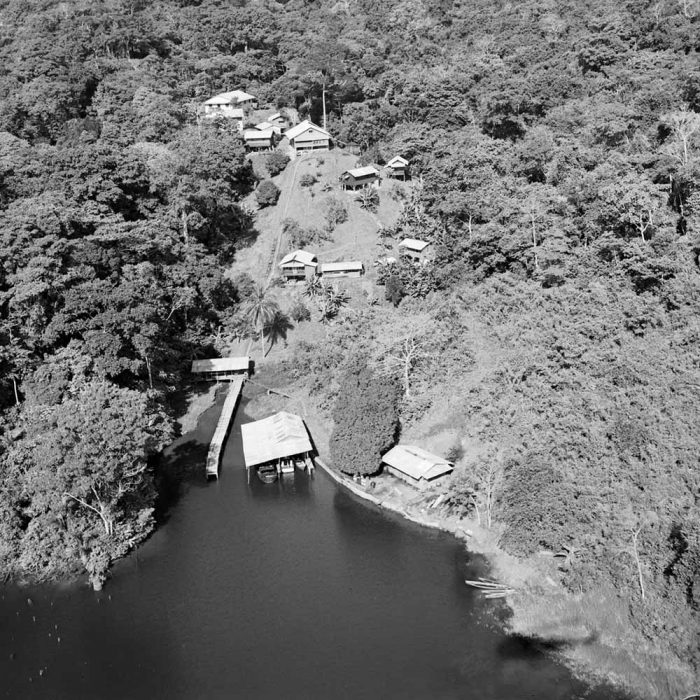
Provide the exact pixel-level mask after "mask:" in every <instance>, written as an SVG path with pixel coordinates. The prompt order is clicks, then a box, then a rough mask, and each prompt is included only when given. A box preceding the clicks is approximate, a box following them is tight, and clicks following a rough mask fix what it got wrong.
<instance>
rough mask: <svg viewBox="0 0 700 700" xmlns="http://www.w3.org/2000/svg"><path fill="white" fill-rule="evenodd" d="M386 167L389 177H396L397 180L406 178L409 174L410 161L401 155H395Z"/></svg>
mask: <svg viewBox="0 0 700 700" xmlns="http://www.w3.org/2000/svg"><path fill="white" fill-rule="evenodd" d="M386 169H387V171H388V173H389V177H394V178H396V179H397V180H405V179H406V175H407V174H408V161H407V160H406V159H405V158H402V157H401V156H394V157H393V158H392V159H391V160H390V161H389V162H388V163H387V164H386Z"/></svg>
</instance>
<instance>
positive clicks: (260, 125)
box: [255, 122, 274, 131]
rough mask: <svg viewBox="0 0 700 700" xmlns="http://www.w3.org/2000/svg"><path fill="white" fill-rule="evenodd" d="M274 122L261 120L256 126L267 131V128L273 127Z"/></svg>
mask: <svg viewBox="0 0 700 700" xmlns="http://www.w3.org/2000/svg"><path fill="white" fill-rule="evenodd" d="M273 126H274V124H272V123H271V122H260V124H256V125H255V128H256V129H258V131H266V130H267V129H272V127H273Z"/></svg>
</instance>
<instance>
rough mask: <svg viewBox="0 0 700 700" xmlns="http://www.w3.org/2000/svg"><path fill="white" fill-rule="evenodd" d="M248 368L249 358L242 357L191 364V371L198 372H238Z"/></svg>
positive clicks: (199, 361) (217, 358) (221, 358)
mask: <svg viewBox="0 0 700 700" xmlns="http://www.w3.org/2000/svg"><path fill="white" fill-rule="evenodd" d="M249 367H250V358H249V357H248V356H247V355H244V356H242V357H215V358H213V359H211V360H195V361H194V362H193V363H192V371H193V372H194V373H195V374H196V373H198V372H236V371H238V372H240V371H242V370H247V369H249Z"/></svg>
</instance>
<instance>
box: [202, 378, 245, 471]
mask: <svg viewBox="0 0 700 700" xmlns="http://www.w3.org/2000/svg"><path fill="white" fill-rule="evenodd" d="M243 382H244V379H234V380H233V381H232V382H231V383H230V384H229V387H228V394H227V395H226V401H224V407H223V408H222V409H221V415H220V416H219V422H218V424H217V426H216V430H215V431H214V437H213V438H212V439H211V444H210V445H209V454H208V455H207V478H209V477H214V478H216V479H218V478H219V464H220V462H221V452H222V451H223V449H224V443H225V442H226V436H227V435H228V431H229V428H230V427H231V421H232V420H233V414H234V412H235V410H236V404H237V403H238V397H239V396H240V395H241V390H242V389H243Z"/></svg>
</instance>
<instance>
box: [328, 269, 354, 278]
mask: <svg viewBox="0 0 700 700" xmlns="http://www.w3.org/2000/svg"><path fill="white" fill-rule="evenodd" d="M321 277H328V278H332V277H362V271H361V270H342V271H339V272H336V271H333V272H321Z"/></svg>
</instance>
